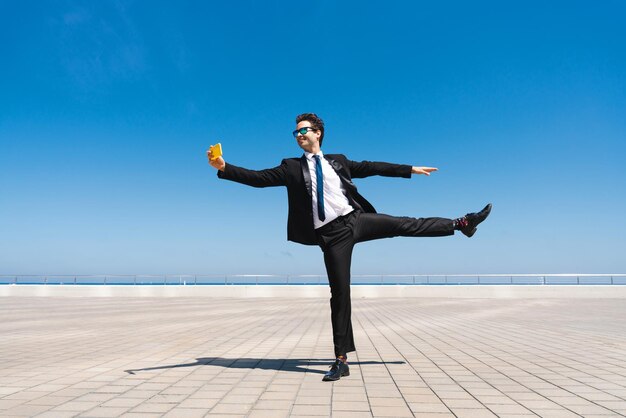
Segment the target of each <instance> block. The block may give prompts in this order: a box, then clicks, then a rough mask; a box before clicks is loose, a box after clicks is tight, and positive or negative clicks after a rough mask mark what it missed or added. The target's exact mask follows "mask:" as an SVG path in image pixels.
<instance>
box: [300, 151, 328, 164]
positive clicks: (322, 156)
mask: <svg viewBox="0 0 626 418" xmlns="http://www.w3.org/2000/svg"><path fill="white" fill-rule="evenodd" d="M316 155H319V156H320V158H324V153H323V152H322V150H320V152H318V153H317V154H313V153H312V152H308V151H304V156H305V157H306V158H307V160H311V161H312V160H313V157H314V156H316Z"/></svg>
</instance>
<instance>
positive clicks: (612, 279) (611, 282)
mask: <svg viewBox="0 0 626 418" xmlns="http://www.w3.org/2000/svg"><path fill="white" fill-rule="evenodd" d="M611 284H613V276H611Z"/></svg>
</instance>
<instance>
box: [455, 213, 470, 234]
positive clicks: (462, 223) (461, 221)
mask: <svg viewBox="0 0 626 418" xmlns="http://www.w3.org/2000/svg"><path fill="white" fill-rule="evenodd" d="M468 224H469V222H468V221H467V217H466V216H463V217H462V218H456V219H454V220H453V221H452V227H453V229H454V230H455V231H460V230H461V229H463V228H466V227H467V225H468Z"/></svg>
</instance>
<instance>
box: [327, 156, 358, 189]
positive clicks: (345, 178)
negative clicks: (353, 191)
mask: <svg viewBox="0 0 626 418" xmlns="http://www.w3.org/2000/svg"><path fill="white" fill-rule="evenodd" d="M324 158H326V161H328V163H329V164H330V166H331V167H332V168H333V169H334V170H335V171H336V172H337V175H338V176H339V178H340V179H341V181H343V182H344V183H347V184H349V185H350V186H353V187H355V186H354V183H352V179H351V178H350V176H348V174H347V173H346V170H345V169H344V168H343V165H341V163H340V162H339V161H337V160H333V159H332V158H331V157H329V156H328V155H324Z"/></svg>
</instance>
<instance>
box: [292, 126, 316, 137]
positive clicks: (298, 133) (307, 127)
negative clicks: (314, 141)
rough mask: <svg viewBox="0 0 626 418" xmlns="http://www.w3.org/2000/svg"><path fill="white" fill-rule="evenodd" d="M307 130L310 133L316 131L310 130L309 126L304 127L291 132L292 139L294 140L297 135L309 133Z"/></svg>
mask: <svg viewBox="0 0 626 418" xmlns="http://www.w3.org/2000/svg"><path fill="white" fill-rule="evenodd" d="M309 130H311V131H316V130H317V129H315V128H312V127H310V126H305V127H304V128H300V129H296V130H295V131H293V132H292V134H293V137H294V138H297V137H298V135H304V134H306V133H307V132H309Z"/></svg>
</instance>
